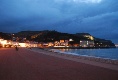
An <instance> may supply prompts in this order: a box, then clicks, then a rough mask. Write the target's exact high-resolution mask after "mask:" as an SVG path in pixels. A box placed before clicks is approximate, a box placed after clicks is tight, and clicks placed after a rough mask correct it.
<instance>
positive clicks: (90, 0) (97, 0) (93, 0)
mask: <svg viewBox="0 0 118 80" xmlns="http://www.w3.org/2000/svg"><path fill="white" fill-rule="evenodd" d="M55 1H56V2H74V3H100V2H101V1H102V0H55Z"/></svg>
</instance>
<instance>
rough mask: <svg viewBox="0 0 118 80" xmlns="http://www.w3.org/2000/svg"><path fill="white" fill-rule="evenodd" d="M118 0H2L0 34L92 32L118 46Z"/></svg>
mask: <svg viewBox="0 0 118 80" xmlns="http://www.w3.org/2000/svg"><path fill="white" fill-rule="evenodd" d="M117 3H118V0H0V32H19V31H24V30H37V31H38V30H39V31H40V30H57V31H60V32H67V33H79V32H84V33H90V34H91V35H93V36H95V37H98V38H104V39H110V40H112V41H113V42H115V43H118V4H117Z"/></svg>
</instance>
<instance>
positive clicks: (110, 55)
mask: <svg viewBox="0 0 118 80" xmlns="http://www.w3.org/2000/svg"><path fill="white" fill-rule="evenodd" d="M52 50H53V51H55V52H59V53H64V54H71V55H76V56H86V57H97V58H104V59H111V60H118V48H105V49H52Z"/></svg>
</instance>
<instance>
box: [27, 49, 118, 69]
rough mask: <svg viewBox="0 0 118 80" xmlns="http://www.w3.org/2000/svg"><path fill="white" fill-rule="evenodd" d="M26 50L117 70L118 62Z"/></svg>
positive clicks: (46, 51) (45, 50) (38, 50)
mask: <svg viewBox="0 0 118 80" xmlns="http://www.w3.org/2000/svg"><path fill="white" fill-rule="evenodd" d="M28 50H31V51H35V52H38V53H42V54H45V55H49V56H54V57H58V58H62V59H67V60H71V61H76V62H80V63H85V64H90V65H94V66H99V67H104V68H108V69H112V70H118V60H111V59H103V58H95V57H86V56H77V55H72V54H64V53H59V52H54V51H51V50H49V49H40V48H32V49H28Z"/></svg>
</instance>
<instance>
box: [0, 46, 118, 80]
mask: <svg viewBox="0 0 118 80" xmlns="http://www.w3.org/2000/svg"><path fill="white" fill-rule="evenodd" d="M117 79H118V65H117V64H108V63H101V62H97V61H91V60H87V59H82V58H77V57H76V56H72V55H64V54H60V53H55V52H49V51H46V50H42V49H37V48H32V49H26V48H20V49H19V51H15V49H14V48H0V80H117Z"/></svg>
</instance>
